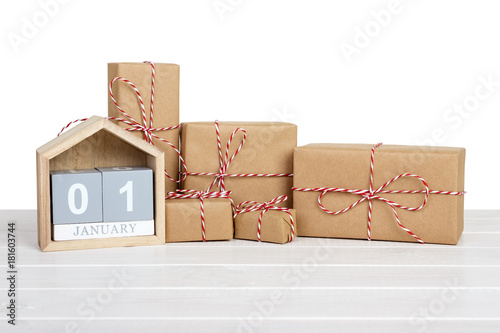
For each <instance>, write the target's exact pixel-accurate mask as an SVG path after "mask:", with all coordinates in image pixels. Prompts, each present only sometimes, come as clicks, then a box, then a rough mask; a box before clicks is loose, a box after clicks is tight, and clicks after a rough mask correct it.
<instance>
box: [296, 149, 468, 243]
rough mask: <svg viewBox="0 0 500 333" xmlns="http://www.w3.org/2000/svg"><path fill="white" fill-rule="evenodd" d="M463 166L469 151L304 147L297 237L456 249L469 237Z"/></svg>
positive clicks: (298, 177) (299, 151)
mask: <svg viewBox="0 0 500 333" xmlns="http://www.w3.org/2000/svg"><path fill="white" fill-rule="evenodd" d="M464 165H465V149H463V148H451V147H418V146H389V145H384V146H382V145H381V144H377V145H375V146H372V147H370V146H369V145H347V144H310V145H307V146H303V147H299V148H297V149H296V151H295V155H294V188H293V190H294V208H295V209H296V210H297V234H298V235H299V236H316V237H338V238H367V239H368V240H370V239H378V240H392V241H414V242H420V243H423V242H429V243H441V244H456V243H457V242H458V240H459V238H460V235H461V234H462V231H463V220H464V216H463V212H464V196H463V194H464V193H465V192H464ZM353 197H354V200H353Z"/></svg>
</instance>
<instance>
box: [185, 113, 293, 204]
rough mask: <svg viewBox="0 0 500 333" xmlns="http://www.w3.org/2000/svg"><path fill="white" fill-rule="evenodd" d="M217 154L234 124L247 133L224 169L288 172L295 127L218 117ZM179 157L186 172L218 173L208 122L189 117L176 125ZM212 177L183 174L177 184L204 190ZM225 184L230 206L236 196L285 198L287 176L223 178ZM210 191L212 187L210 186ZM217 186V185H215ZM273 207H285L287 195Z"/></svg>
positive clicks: (213, 133) (233, 148) (288, 188)
mask: <svg viewBox="0 0 500 333" xmlns="http://www.w3.org/2000/svg"><path fill="white" fill-rule="evenodd" d="M219 128H220V140H221V147H222V156H223V158H224V156H225V153H226V144H227V142H228V140H229V138H230V136H231V134H232V133H233V131H234V130H235V129H237V128H242V129H244V130H245V131H246V133H247V138H246V141H245V143H244V145H243V147H242V148H241V150H240V151H239V152H238V154H237V155H236V156H235V158H234V160H232V162H231V164H230V165H229V167H228V168H227V170H226V174H281V173H290V174H291V173H292V172H293V150H294V148H295V147H297V126H296V125H294V124H290V123H283V122H220V123H219ZM242 139H243V133H242V132H241V131H239V132H237V133H236V134H235V136H234V139H233V141H232V144H231V146H230V148H229V153H230V154H229V157H231V156H232V155H233V153H234V152H235V151H236V150H237V148H238V147H239V145H240V143H241V141H242ZM181 144H182V156H183V158H184V160H185V161H186V164H187V166H188V168H189V170H188V171H189V172H190V173H206V172H210V173H219V172H220V162H219V151H218V148H217V147H218V146H217V135H216V131H215V125H214V123H213V122H192V123H182V125H181ZM214 178H215V176H201V175H189V174H188V176H187V177H186V179H185V180H184V181H183V182H182V185H181V186H182V188H183V189H193V190H199V191H206V190H207V189H208V187H209V186H210V184H211V183H212V182H213V180H214ZM224 182H225V189H226V190H228V191H231V192H232V194H231V198H232V199H233V200H234V203H235V205H238V204H239V203H240V202H242V201H247V200H252V201H257V202H264V201H266V200H269V198H274V197H278V196H280V195H287V196H288V197H289V198H291V194H292V193H291V192H292V190H291V188H292V177H290V176H274V177H224ZM212 190H217V189H216V186H214V187H213V188H212ZM219 190H220V189H219ZM279 206H282V207H287V208H291V207H292V201H291V200H287V201H286V202H283V203H281V204H279Z"/></svg>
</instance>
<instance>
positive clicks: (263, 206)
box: [234, 195, 295, 243]
mask: <svg viewBox="0 0 500 333" xmlns="http://www.w3.org/2000/svg"><path fill="white" fill-rule="evenodd" d="M287 199H288V196H286V195H282V196H279V197H276V198H274V199H272V200H270V201H268V202H263V203H259V202H256V201H244V202H242V203H240V204H239V205H238V206H237V207H236V213H235V214H234V218H235V229H236V238H243V239H248V238H247V237H248V236H246V235H245V234H246V230H243V228H251V226H246V225H245V226H243V225H242V224H248V222H250V224H251V225H253V226H254V225H255V222H254V220H251V221H239V220H238V219H237V217H238V216H241V215H243V214H245V213H249V212H257V211H261V213H260V214H259V218H258V220H257V240H258V241H259V242H260V241H261V240H262V239H261V227H262V218H263V216H264V214H266V213H267V212H269V211H276V212H283V213H286V214H288V216H289V218H290V224H289V225H288V224H287V223H283V224H286V229H287V230H285V232H286V234H287V235H288V234H289V235H290V236H289V241H292V240H293V239H294V237H295V224H294V218H293V214H292V210H291V209H289V208H285V207H278V206H276V204H278V203H281V202H283V201H285V200H287ZM277 217H278V219H277V220H275V221H269V222H268V223H275V224H277V223H282V222H283V218H282V217H281V216H277ZM280 227H282V225H279V226H276V225H275V226H274V229H273V228H271V226H269V229H268V232H269V233H271V232H274V233H275V234H276V235H268V240H269V241H271V242H276V243H285V242H286V241H283V231H282V230H281V229H280ZM252 229H253V228H252ZM253 230H254V229H253ZM254 237H255V236H253V237H252V238H250V239H254ZM286 238H288V237H286Z"/></svg>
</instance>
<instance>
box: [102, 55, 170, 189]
mask: <svg viewBox="0 0 500 333" xmlns="http://www.w3.org/2000/svg"><path fill="white" fill-rule="evenodd" d="M153 79H154V80H153ZM110 84H112V90H111V94H112V95H111V94H108V116H109V117H116V118H120V119H123V120H125V121H117V124H118V125H119V126H121V127H123V128H127V129H132V128H135V130H134V131H132V133H134V134H135V135H137V136H139V137H140V138H143V139H146V140H147V141H151V142H152V143H153V144H154V145H155V147H157V148H158V149H160V150H161V151H163V152H164V153H165V171H166V179H165V193H167V192H171V191H175V190H176V189H177V188H178V183H176V182H175V181H177V180H178V178H179V155H178V153H177V152H176V150H175V149H176V148H175V149H174V148H173V147H172V145H173V146H174V147H179V129H178V127H179V65H176V64H166V63H154V64H152V63H148V62H145V63H109V64H108V88H109V85H110ZM134 88H135V89H134ZM153 88H154V89H153ZM153 91H154V99H152V98H151V96H152V93H153ZM138 94H140V98H139V96H138ZM113 98H114V101H113ZM141 100H142V105H141ZM152 101H153V110H151V103H152ZM115 102H116V104H118V107H119V108H121V109H122V110H123V111H124V112H125V113H126V114H125V113H123V112H122V111H120V110H119V108H118V107H117V105H115ZM143 111H144V112H143ZM151 114H153V121H152V122H151ZM127 115H129V116H130V117H131V118H132V119H133V120H131V119H129V118H128V117H127ZM144 117H145V119H143V118H144ZM134 121H135V122H137V123H138V124H139V125H140V126H144V127H145V128H149V129H150V130H151V136H147V135H145V134H146V133H145V132H144V131H142V130H140V126H138V125H136V126H133V124H134ZM172 127H174V128H172ZM165 128H166V129H165ZM155 136H156V137H155ZM165 141H168V142H165ZM169 143H170V144H169ZM174 180H175V181H174Z"/></svg>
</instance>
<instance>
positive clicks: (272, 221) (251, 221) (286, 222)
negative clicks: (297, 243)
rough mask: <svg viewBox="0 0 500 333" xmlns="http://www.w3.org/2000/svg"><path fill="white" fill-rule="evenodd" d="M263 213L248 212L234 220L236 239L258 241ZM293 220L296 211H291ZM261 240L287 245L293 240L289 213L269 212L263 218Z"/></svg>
mask: <svg viewBox="0 0 500 333" xmlns="http://www.w3.org/2000/svg"><path fill="white" fill-rule="evenodd" d="M261 213H262V211H255V212H246V213H242V214H239V215H238V216H236V217H235V218H234V238H237V239H248V240H258V238H257V232H258V231H257V230H258V223H259V216H260V214H261ZM290 213H291V214H292V217H293V220H294V221H296V220H297V219H296V218H295V209H290ZM260 235H261V236H260V238H261V240H262V241H263V242H269V243H278V244H285V243H288V242H289V241H290V240H291V239H292V224H291V222H290V215H288V213H287V212H283V211H277V210H269V211H267V212H265V213H264V215H263V216H262V223H261V228H260Z"/></svg>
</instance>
